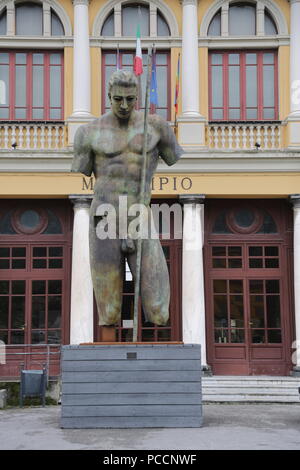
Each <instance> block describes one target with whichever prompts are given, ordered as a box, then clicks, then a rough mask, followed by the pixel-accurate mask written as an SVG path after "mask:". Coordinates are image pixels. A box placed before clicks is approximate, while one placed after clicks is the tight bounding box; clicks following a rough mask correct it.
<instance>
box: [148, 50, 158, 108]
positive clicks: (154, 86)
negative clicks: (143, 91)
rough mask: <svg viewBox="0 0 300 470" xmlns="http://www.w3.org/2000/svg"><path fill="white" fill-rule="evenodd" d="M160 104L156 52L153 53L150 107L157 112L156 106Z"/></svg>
mask: <svg viewBox="0 0 300 470" xmlns="http://www.w3.org/2000/svg"><path fill="white" fill-rule="evenodd" d="M156 106H158V97H157V78H156V52H155V50H154V51H153V54H152V65H151V86H150V108H151V112H152V113H154V112H155V107H156Z"/></svg>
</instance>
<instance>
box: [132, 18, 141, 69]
mask: <svg viewBox="0 0 300 470" xmlns="http://www.w3.org/2000/svg"><path fill="white" fill-rule="evenodd" d="M133 71H134V73H135V75H136V76H137V77H138V76H139V75H142V73H143V56H142V47H141V30H140V24H138V25H137V31H136V51H135V58H134V64H133Z"/></svg>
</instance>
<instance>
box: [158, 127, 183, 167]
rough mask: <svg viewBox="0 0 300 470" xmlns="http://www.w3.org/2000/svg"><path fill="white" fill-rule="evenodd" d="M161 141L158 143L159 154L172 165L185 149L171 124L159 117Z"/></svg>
mask: <svg viewBox="0 0 300 470" xmlns="http://www.w3.org/2000/svg"><path fill="white" fill-rule="evenodd" d="M159 128H160V136H161V137H160V141H159V144H158V150H159V156H160V157H161V158H162V159H163V160H164V162H165V163H166V164H167V165H169V166H171V165H174V163H176V162H177V161H178V160H179V158H180V157H181V155H183V153H184V150H183V149H182V147H180V145H179V144H178V142H177V140H176V137H175V134H174V132H173V130H172V128H171V127H170V126H169V124H168V123H167V122H166V121H165V120H164V119H162V118H160V119H159Z"/></svg>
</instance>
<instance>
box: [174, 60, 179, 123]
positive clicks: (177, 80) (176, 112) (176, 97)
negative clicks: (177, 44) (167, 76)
mask: <svg viewBox="0 0 300 470" xmlns="http://www.w3.org/2000/svg"><path fill="white" fill-rule="evenodd" d="M179 75H180V54H179V55H178V62H177V74H176V85H175V101H174V106H175V115H176V114H178V96H179Z"/></svg>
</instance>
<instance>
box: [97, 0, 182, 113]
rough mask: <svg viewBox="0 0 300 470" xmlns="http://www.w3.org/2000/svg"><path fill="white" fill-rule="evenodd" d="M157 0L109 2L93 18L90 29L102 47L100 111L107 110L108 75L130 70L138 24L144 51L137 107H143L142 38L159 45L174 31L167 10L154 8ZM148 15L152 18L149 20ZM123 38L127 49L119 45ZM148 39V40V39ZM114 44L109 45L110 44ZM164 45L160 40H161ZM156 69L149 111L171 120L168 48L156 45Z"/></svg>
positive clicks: (145, 53) (145, 54)
mask: <svg viewBox="0 0 300 470" xmlns="http://www.w3.org/2000/svg"><path fill="white" fill-rule="evenodd" d="M157 3H159V2H158V0H155V1H151V0H150V1H149V2H143V3H140V4H139V3H127V2H122V1H120V2H119V3H117V2H112V3H111V7H113V6H114V9H109V8H107V9H106V10H104V11H103V12H102V13H103V18H104V21H103V22H101V15H99V17H98V19H97V20H96V21H95V24H94V27H93V31H94V34H97V33H96V32H97V31H98V34H99V32H101V36H102V40H103V46H104V47H103V48H102V64H103V71H102V77H103V81H102V112H103V113H105V112H108V111H109V109H110V101H109V99H108V95H107V93H108V82H109V78H110V76H111V74H112V73H113V72H114V71H115V70H116V69H118V68H119V69H125V70H133V63H134V57H135V48H136V34H137V27H138V25H139V27H140V34H141V43H142V44H141V45H142V49H143V51H142V53H143V66H144V73H143V74H142V76H141V93H140V99H139V107H140V108H141V109H142V108H143V106H144V98H145V88H146V65H147V50H146V48H145V49H144V48H143V46H144V38H149V37H150V38H151V42H153V43H154V44H155V46H156V45H157V44H159V41H160V38H165V37H168V36H171V34H173V35H175V34H177V33H174V31H175V28H174V23H172V18H171V20H170V18H169V23H168V22H167V19H168V16H167V11H165V10H164V9H163V6H162V11H160V9H159V8H158V7H157ZM150 17H151V21H150ZM112 38H113V39H112ZM124 38H126V49H125V48H124V47H122V42H123V39H124ZM106 39H107V40H109V43H110V44H109V49H108V48H107V49H106V47H105V41H106ZM148 41H149V39H148ZM112 43H113V44H114V45H115V46H114V47H112V46H111V44H112ZM162 44H163V43H162ZM154 55H155V59H154V61H155V68H156V83H157V101H156V103H152V104H151V107H150V112H151V113H157V114H159V115H161V116H162V117H164V118H165V119H168V120H169V119H171V96H170V92H171V83H170V51H168V50H165V49H162V45H161V44H159V47H157V48H156V52H155V53H154Z"/></svg>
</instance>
